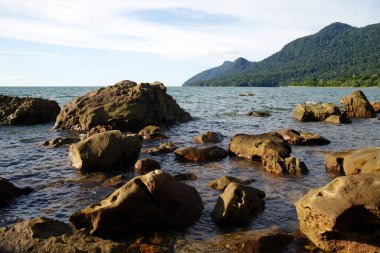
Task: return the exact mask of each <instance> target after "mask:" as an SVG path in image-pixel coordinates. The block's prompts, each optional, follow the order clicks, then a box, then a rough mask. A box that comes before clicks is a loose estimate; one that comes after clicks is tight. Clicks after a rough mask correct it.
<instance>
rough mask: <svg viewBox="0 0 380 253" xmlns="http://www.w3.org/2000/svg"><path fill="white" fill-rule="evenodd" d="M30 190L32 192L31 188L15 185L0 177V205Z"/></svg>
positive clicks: (4, 204) (6, 203)
mask: <svg viewBox="0 0 380 253" xmlns="http://www.w3.org/2000/svg"><path fill="white" fill-rule="evenodd" d="M30 192H32V189H31V188H29V187H27V188H19V187H16V186H15V185H14V184H12V183H11V182H9V181H8V180H7V179H5V178H2V177H0V207H3V206H6V205H8V204H9V203H11V202H12V201H13V200H14V199H15V198H17V197H19V196H21V195H23V194H29V193H30Z"/></svg>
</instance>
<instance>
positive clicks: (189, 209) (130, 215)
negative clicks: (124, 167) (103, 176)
mask: <svg viewBox="0 0 380 253" xmlns="http://www.w3.org/2000/svg"><path fill="white" fill-rule="evenodd" d="M202 209H203V204H202V199H201V197H200V196H199V194H198V192H197V190H196V189H195V188H193V187H191V186H189V185H186V184H184V183H182V182H180V181H177V180H175V179H174V178H173V177H172V176H170V175H169V174H167V173H164V172H162V171H160V170H156V171H152V172H150V173H148V174H145V175H143V176H138V177H135V178H133V179H132V180H130V181H129V182H128V183H126V184H125V185H123V186H122V187H120V188H119V189H117V190H116V191H114V192H113V193H111V194H110V195H109V196H108V197H107V198H105V199H103V200H101V201H100V202H98V203H96V204H92V205H90V206H89V207H87V208H85V209H84V210H81V211H77V212H75V213H74V214H72V215H71V216H70V221H71V222H72V224H73V225H74V226H75V227H76V228H77V229H81V228H85V230H88V231H90V233H91V234H94V235H98V236H107V237H108V236H111V235H117V234H119V233H128V232H135V231H137V230H141V229H144V228H153V227H160V228H163V227H181V226H187V225H190V224H192V223H194V222H195V221H196V220H198V219H199V217H200V216H201V214H202Z"/></svg>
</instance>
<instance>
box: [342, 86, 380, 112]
mask: <svg viewBox="0 0 380 253" xmlns="http://www.w3.org/2000/svg"><path fill="white" fill-rule="evenodd" d="M340 103H341V104H343V106H344V108H346V111H347V114H348V116H350V117H353V118H375V117H376V113H375V110H374V109H373V107H372V105H371V103H370V102H369V101H368V99H367V97H366V96H365V95H364V93H363V92H362V91H360V90H358V91H354V92H353V93H351V94H349V95H347V96H345V97H344V98H342V99H341V100H340Z"/></svg>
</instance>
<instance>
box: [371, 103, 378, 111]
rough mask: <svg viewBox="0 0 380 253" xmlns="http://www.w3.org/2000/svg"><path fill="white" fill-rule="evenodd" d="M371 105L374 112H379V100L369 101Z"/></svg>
mask: <svg viewBox="0 0 380 253" xmlns="http://www.w3.org/2000/svg"><path fill="white" fill-rule="evenodd" d="M371 105H372V107H373V109H374V110H375V112H376V113H379V112H380V102H371Z"/></svg>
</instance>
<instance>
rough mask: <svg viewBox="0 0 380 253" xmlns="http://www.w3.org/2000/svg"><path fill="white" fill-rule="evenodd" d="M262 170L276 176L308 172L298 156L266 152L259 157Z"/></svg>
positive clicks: (298, 174) (299, 174) (297, 174)
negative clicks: (281, 155) (284, 155)
mask: <svg viewBox="0 0 380 253" xmlns="http://www.w3.org/2000/svg"><path fill="white" fill-rule="evenodd" d="M261 162H262V169H263V171H266V172H269V173H272V174H275V175H277V176H285V175H294V176H301V175H305V174H308V173H309V170H308V168H307V167H306V165H305V163H304V162H301V160H300V159H299V158H298V157H285V158H283V157H280V156H278V155H277V154H266V155H264V156H263V157H262V158H261Z"/></svg>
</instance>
